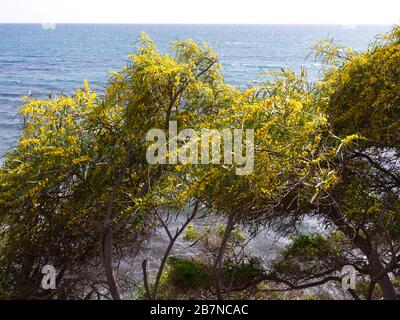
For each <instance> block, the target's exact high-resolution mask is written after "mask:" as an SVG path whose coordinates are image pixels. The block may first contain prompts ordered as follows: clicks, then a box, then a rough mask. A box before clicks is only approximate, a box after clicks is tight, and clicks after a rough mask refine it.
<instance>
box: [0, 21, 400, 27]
mask: <svg viewBox="0 0 400 320" xmlns="http://www.w3.org/2000/svg"><path fill="white" fill-rule="evenodd" d="M48 23H53V24H110V25H254V26H266V25H286V26H291V25H292V26H388V25H393V26H395V25H399V23H396V22H393V23H389V22H388V23H373V22H372V23H339V22H335V23H333V22H332V23H292V22H271V23H246V22H236V23H230V22H80V21H73V22H54V21H43V22H38V21H26V22H25V21H4V22H3V21H0V24H38V25H41V24H48Z"/></svg>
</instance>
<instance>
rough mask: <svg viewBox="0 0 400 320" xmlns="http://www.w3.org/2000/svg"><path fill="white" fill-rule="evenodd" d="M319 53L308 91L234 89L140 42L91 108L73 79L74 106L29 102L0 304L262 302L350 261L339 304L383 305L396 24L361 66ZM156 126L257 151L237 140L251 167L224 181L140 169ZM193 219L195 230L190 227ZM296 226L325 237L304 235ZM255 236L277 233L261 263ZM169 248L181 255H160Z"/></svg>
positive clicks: (7, 188) (226, 172)
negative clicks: (50, 277) (46, 279)
mask: <svg viewBox="0 0 400 320" xmlns="http://www.w3.org/2000/svg"><path fill="white" fill-rule="evenodd" d="M316 53H317V55H316V56H317V59H322V61H323V62H324V71H323V74H322V78H321V79H320V80H319V81H317V82H314V83H311V82H309V81H308V80H307V75H306V72H305V71H304V70H303V71H302V72H300V74H298V75H297V74H295V73H294V72H292V71H290V70H281V71H280V72H274V73H272V74H270V75H269V76H268V77H267V79H268V80H266V81H265V83H263V84H261V85H260V86H258V87H249V88H246V89H238V88H235V87H232V86H230V85H228V84H226V83H225V81H224V79H223V76H222V72H221V66H220V64H219V62H218V57H217V55H216V54H215V53H214V51H213V50H212V49H211V48H209V47H208V46H207V45H205V44H203V45H202V46H198V45H197V44H196V43H194V42H193V41H191V40H188V41H184V42H176V43H173V44H172V46H171V53H170V54H161V53H160V52H159V51H158V50H157V48H156V46H155V44H154V43H153V42H152V41H151V40H150V38H149V37H148V36H147V35H145V34H142V36H141V39H140V46H139V49H138V51H137V52H136V53H135V54H133V55H131V56H130V63H129V64H128V65H127V66H126V67H125V68H124V69H123V70H121V71H120V72H115V73H113V75H112V77H111V79H110V81H109V84H108V86H107V87H106V90H105V92H104V94H103V95H101V96H97V95H96V93H95V92H93V91H92V90H91V89H90V87H89V85H88V83H86V82H85V83H84V85H83V88H82V89H81V90H78V91H77V92H76V94H75V95H73V96H71V97H69V96H64V95H62V96H59V97H56V98H54V99H48V100H39V99H32V98H27V101H26V102H25V104H24V105H23V106H22V108H21V110H20V115H21V119H22V134H21V138H20V140H19V142H18V144H17V146H16V147H15V148H14V149H13V150H12V151H10V152H9V153H8V154H7V156H6V159H5V162H4V163H3V165H2V167H1V171H0V228H1V229H0V231H1V233H0V264H1V274H0V297H2V298H26V299H28V298H30V299H40V298H42V299H43V298H55V299H84V298H86V299H90V298H104V297H105V298H113V299H120V298H122V297H123V296H126V295H128V296H135V295H134V294H133V291H135V292H136V297H140V298H148V299H156V298H174V297H178V296H179V297H181V298H182V297H185V294H186V295H187V296H190V297H192V296H195V297H197V298H202V297H208V298H212V297H217V298H220V299H222V298H229V297H232V293H235V297H237V298H242V297H252V298H254V297H256V298H276V297H277V296H276V292H287V291H293V292H299V290H303V289H306V288H311V287H315V286H321V285H324V284H325V283H331V284H332V285H336V283H338V284H339V285H340V282H341V278H340V272H341V270H342V268H343V266H346V265H353V266H354V267H355V268H356V270H357V275H358V279H359V280H360V283H361V281H362V283H363V286H361V285H360V287H359V288H358V290H352V289H350V290H349V294H350V295H351V296H352V297H353V298H355V299H361V298H365V299H371V298H380V297H381V296H383V297H384V298H386V299H396V297H397V294H398V292H397V291H398V290H397V287H396V283H397V282H396V279H395V278H396V277H397V276H399V273H400V172H399V171H400V167H399V157H400V149H399V148H400V143H399V132H400V131H399V129H400V128H399V124H400V120H399V119H400V118H399V114H400V99H399V95H398V92H399V89H400V87H399V86H400V29H399V28H396V29H394V30H393V32H391V33H389V34H387V35H384V36H382V37H381V38H380V39H378V40H377V41H376V43H375V44H373V45H371V46H370V48H369V49H368V50H366V51H365V52H362V53H355V52H353V51H352V50H350V49H347V50H345V49H343V48H340V47H338V46H336V45H334V44H333V42H331V41H325V42H321V44H320V45H319V46H318V47H317V48H316ZM171 121H176V123H177V125H178V129H179V130H181V129H186V128H190V129H192V130H193V132H196V133H199V134H200V133H201V132H202V130H203V129H216V130H219V131H220V132H221V131H223V130H230V131H233V130H235V129H254V141H248V140H245V138H244V137H242V138H243V143H244V145H245V147H244V148H243V149H239V150H237V149H235V150H233V151H232V157H233V158H235V159H236V158H237V159H239V158H240V157H241V156H242V152H247V153H250V154H251V155H252V156H254V168H253V170H251V171H249V172H247V174H237V173H238V171H237V169H238V167H239V166H238V164H237V163H234V162H227V161H225V162H224V160H226V159H224V157H225V158H226V157H227V155H226V154H222V155H219V156H218V159H217V161H215V162H212V163H210V164H198V163H193V162H191V161H187V162H186V163H178V164H171V163H160V164H149V163H148V162H147V161H146V152H147V151H148V147H149V143H148V142H147V141H146V135H147V133H148V132H149V130H151V129H161V130H164V131H166V132H168V129H169V126H170V123H171ZM168 143H169V144H171V143H173V142H172V141H169V142H168ZM175 143H177V145H179V146H181V145H182V141H175ZM211 143H212V141H210V144H211ZM209 156H210V157H212V156H213V154H209ZM201 157H205V155H203V154H202V155H201ZM167 158H168V159H172V158H173V154H171V153H168V155H167ZM222 163H223V164H222ZM204 217H206V219H207V221H209V224H210V226H209V227H206V228H203V229H201V228H200V229H199V230H198V229H197V228H196V227H194V225H195V224H196V221H197V220H198V219H201V218H204ZM310 217H314V218H316V220H317V221H318V223H320V224H322V225H323V226H325V227H326V230H325V231H323V232H322V231H321V233H317V234H311V235H310V234H302V233H301V232H300V231H299V228H298V227H299V224H301V222H302V221H304V220H306V219H309V218H310ZM213 220H218V221H219V222H221V224H218V225H215V224H214V223H213V222H212V221H213ZM176 223H178V227H176ZM265 227H267V228H269V229H275V230H276V231H277V232H278V233H279V234H282V235H287V234H291V235H292V237H291V239H292V240H291V243H290V244H289V245H288V247H287V248H286V249H285V250H284V251H283V252H282V254H281V256H279V257H277V258H276V259H275V260H274V261H263V260H262V259H260V258H257V257H253V256H251V254H249V252H248V250H247V245H248V243H249V242H250V241H251V240H252V238H256V236H257V234H259V233H260V232H262V230H263V228H265ZM160 230H163V231H164V233H165V234H166V237H167V240H168V245H167V248H166V249H165V251H164V252H163V254H162V258H161V261H160V263H159V264H158V266H157V270H158V271H156V272H155V273H154V274H153V275H150V274H148V270H147V268H148V266H147V264H148V261H147V260H148V258H143V256H144V255H146V254H147V251H146V250H145V246H146V245H147V243H148V241H150V244H151V241H152V239H153V237H154V235H155V234H158V233H159V231H160ZM242 232H243V234H242ZM181 238H184V239H185V241H186V242H187V243H188V246H190V247H195V248H197V249H198V252H199V255H198V256H197V257H196V259H192V258H189V257H179V258H178V257H170V255H171V252H172V251H173V248H174V245H175V243H176V242H177V241H183V240H179V239H181ZM131 257H136V259H139V258H142V259H143V261H140V264H141V265H142V270H139V271H141V272H142V273H143V277H142V279H141V280H139V281H138V280H137V279H133V278H132V277H130V276H129V274H127V275H121V274H120V271H121V267H120V263H121V261H125V259H127V258H131ZM142 262H143V263H142ZM47 264H51V265H54V266H55V267H56V268H57V270H58V275H57V289H56V290H52V291H45V290H42V289H41V288H40V281H41V278H42V276H43V275H42V273H41V269H42V267H43V266H44V265H47ZM377 285H379V287H378V286H377ZM136 288H139V289H138V290H136ZM360 288H361V289H360ZM138 292H139V293H138ZM174 295H176V296H174ZM296 297H303V298H304V297H305V295H301V294H300V296H296Z"/></svg>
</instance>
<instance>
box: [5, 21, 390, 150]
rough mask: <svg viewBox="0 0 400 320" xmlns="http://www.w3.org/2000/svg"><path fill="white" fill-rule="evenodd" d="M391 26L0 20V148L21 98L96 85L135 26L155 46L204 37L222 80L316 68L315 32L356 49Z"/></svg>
mask: <svg viewBox="0 0 400 320" xmlns="http://www.w3.org/2000/svg"><path fill="white" fill-rule="evenodd" d="M390 29H391V26H328V25H323V26H306V25H305V26H303V25H89V24H87V25H84V24H82V25H79V24H70V25H68V24H61V25H56V28H55V29H54V30H48V29H47V28H44V26H42V25H40V24H0V156H1V155H4V153H5V152H6V151H7V150H9V149H10V148H12V146H14V145H15V144H16V142H17V140H18V136H19V127H20V122H19V119H18V117H17V111H18V108H19V106H20V105H21V98H22V97H23V96H25V95H28V94H31V95H33V96H37V97H44V96H48V95H49V94H52V95H57V94H60V93H67V94H69V93H72V92H73V91H75V90H76V89H77V88H79V87H80V86H81V84H82V81H83V80H85V79H87V80H88V81H89V83H90V84H91V85H92V86H93V87H94V88H96V89H97V90H98V91H102V90H103V88H104V85H105V84H106V83H107V80H108V76H109V71H110V70H119V69H120V68H121V67H122V66H124V65H125V64H126V63H127V60H128V58H127V56H128V54H130V53H132V52H134V51H135V49H136V45H137V43H136V42H137V39H138V36H139V34H140V32H141V31H144V32H146V33H147V34H149V35H150V36H151V37H152V38H153V40H154V41H155V42H156V44H157V45H158V47H159V49H160V51H161V52H167V51H168V45H169V43H170V42H171V41H174V40H185V39H189V38H190V39H193V40H195V41H206V42H208V43H209V44H210V45H212V46H213V47H214V48H215V50H216V51H217V53H218V54H219V57H220V61H221V63H222V67H223V73H224V76H225V79H226V81H227V82H229V83H231V84H233V85H236V86H241V87H245V86H248V85H253V84H254V82H257V81H260V80H263V79H265V78H266V75H265V71H266V70H271V69H274V68H281V67H291V68H294V69H295V70H299V69H300V68H301V67H302V66H303V67H305V68H306V69H307V70H308V73H309V75H310V77H311V78H316V77H317V76H318V71H319V70H320V67H321V66H320V65H319V64H318V63H316V62H315V61H314V60H313V59H307V60H306V57H307V55H308V54H309V53H310V52H311V49H312V47H313V46H314V45H315V43H317V42H318V41H319V40H320V39H322V38H326V37H333V38H335V39H336V41H337V42H338V43H340V44H343V45H345V46H351V47H353V48H354V49H356V50H363V49H365V48H367V46H368V44H370V43H372V42H374V39H375V36H376V35H377V34H379V33H382V32H386V31H389V30H390Z"/></svg>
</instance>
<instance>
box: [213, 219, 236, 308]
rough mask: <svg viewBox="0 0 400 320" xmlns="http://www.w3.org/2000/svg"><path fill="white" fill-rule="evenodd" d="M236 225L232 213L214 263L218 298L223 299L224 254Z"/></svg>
mask: <svg viewBox="0 0 400 320" xmlns="http://www.w3.org/2000/svg"><path fill="white" fill-rule="evenodd" d="M234 226H235V221H234V215H233V214H231V215H230V216H229V218H228V223H227V224H226V228H225V232H224V237H223V239H222V242H221V246H220V248H219V251H218V255H217V259H216V260H215V264H214V278H215V289H216V291H217V298H218V300H222V299H223V297H222V277H223V275H224V254H225V251H226V246H227V244H228V240H229V237H230V234H231V232H232V230H233V227H234Z"/></svg>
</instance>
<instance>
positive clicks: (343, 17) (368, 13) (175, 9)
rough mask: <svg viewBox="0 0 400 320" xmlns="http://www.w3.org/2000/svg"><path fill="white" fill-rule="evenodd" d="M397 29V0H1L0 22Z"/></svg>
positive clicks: (399, 16) (399, 7) (399, 19)
mask: <svg viewBox="0 0 400 320" xmlns="http://www.w3.org/2000/svg"><path fill="white" fill-rule="evenodd" d="M13 22H19V23H24V22H25V23H28V22H30V23H33V22H34V23H45V22H52V23H193V24H197V23H210V24H213V23H224V24H231V23H233V24H350V25H356V24H396V23H397V24H400V0H240V1H239V0H197V1H193V0H0V23H13Z"/></svg>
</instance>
